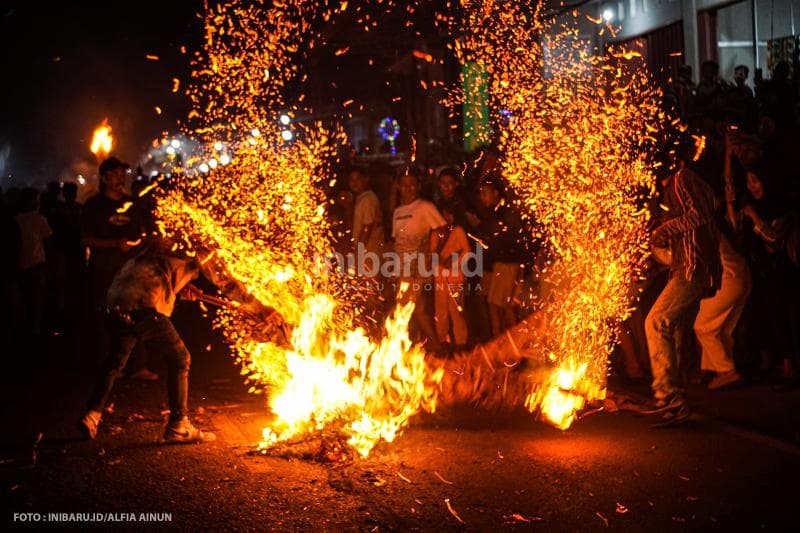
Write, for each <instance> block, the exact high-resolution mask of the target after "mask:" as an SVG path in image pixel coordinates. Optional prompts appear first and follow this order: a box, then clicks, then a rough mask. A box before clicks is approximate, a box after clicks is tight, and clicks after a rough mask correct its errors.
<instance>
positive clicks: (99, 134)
mask: <svg viewBox="0 0 800 533" xmlns="http://www.w3.org/2000/svg"><path fill="white" fill-rule="evenodd" d="M113 147H114V137H113V136H112V135H111V126H109V125H108V120H107V119H103V122H102V123H101V124H100V125H99V126H97V128H95V130H94V133H93V134H92V142H91V143H90V144H89V150H91V151H92V153H93V154H94V155H96V156H97V157H98V158H99V159H104V158H106V157H107V156H108V154H110V153H111V149H112V148H113Z"/></svg>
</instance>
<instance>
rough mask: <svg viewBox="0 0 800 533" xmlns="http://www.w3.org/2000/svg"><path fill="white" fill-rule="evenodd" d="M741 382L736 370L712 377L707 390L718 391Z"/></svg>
mask: <svg viewBox="0 0 800 533" xmlns="http://www.w3.org/2000/svg"><path fill="white" fill-rule="evenodd" d="M741 382H742V376H741V375H740V374H739V373H738V372H737V371H736V370H729V371H728V372H722V373H720V374H717V375H716V376H714V378H713V379H712V380H711V381H709V383H708V390H720V389H724V388H725V387H732V386H734V385H738V384H739V383H741Z"/></svg>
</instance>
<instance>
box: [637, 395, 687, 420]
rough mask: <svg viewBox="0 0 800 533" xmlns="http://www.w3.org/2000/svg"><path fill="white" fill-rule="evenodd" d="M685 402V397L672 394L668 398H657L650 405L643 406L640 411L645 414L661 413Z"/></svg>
mask: <svg viewBox="0 0 800 533" xmlns="http://www.w3.org/2000/svg"><path fill="white" fill-rule="evenodd" d="M683 403H684V402H683V398H681V397H680V396H678V395H677V394H670V395H669V396H667V397H666V398H659V399H656V400H655V401H654V402H652V403H651V404H650V405H649V406H643V407H642V408H641V409H639V412H640V413H641V414H643V415H659V414H662V413H664V412H666V411H669V410H670V409H674V408H675V407H677V406H679V405H681V404H683Z"/></svg>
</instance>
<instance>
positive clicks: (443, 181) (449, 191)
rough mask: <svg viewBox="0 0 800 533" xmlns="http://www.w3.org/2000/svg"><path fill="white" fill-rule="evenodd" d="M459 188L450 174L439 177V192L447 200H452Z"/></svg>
mask: <svg viewBox="0 0 800 533" xmlns="http://www.w3.org/2000/svg"><path fill="white" fill-rule="evenodd" d="M456 187H458V182H457V181H456V179H455V178H454V177H453V176H451V175H449V174H442V175H441V176H439V191H440V192H441V193H442V196H443V197H445V198H448V199H449V198H452V197H453V195H454V194H455V192H456Z"/></svg>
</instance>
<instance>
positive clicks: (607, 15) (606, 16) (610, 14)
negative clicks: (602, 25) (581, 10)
mask: <svg viewBox="0 0 800 533" xmlns="http://www.w3.org/2000/svg"><path fill="white" fill-rule="evenodd" d="M603 20H605V21H606V22H611V21H612V20H614V10H613V9H611V8H610V7H607V8H605V9H604V10H603Z"/></svg>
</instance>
